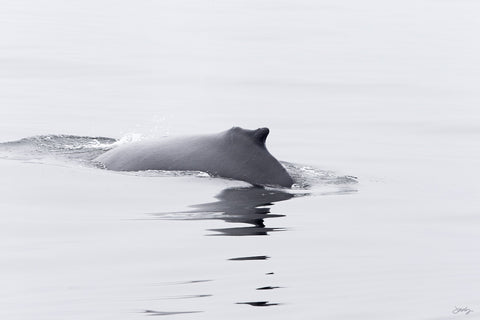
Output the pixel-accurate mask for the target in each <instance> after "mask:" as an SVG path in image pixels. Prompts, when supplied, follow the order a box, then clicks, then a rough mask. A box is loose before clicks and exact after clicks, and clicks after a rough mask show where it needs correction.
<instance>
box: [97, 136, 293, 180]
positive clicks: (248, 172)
mask: <svg viewBox="0 0 480 320" xmlns="http://www.w3.org/2000/svg"><path fill="white" fill-rule="evenodd" d="M269 132H270V131H269V129H268V128H260V129H257V130H245V129H242V128H239V127H233V128H231V129H229V130H227V131H223V132H220V133H218V134H210V135H199V136H189V137H178V138H173V137H172V138H170V137H169V138H163V139H158V140H144V141H139V142H135V143H131V144H127V145H121V146H119V147H116V148H114V149H112V150H109V151H107V152H105V153H104V154H102V155H100V156H99V157H97V158H96V159H95V160H96V161H98V162H100V163H102V164H103V165H104V166H105V168H107V169H109V170H116V171H142V170H193V171H204V172H207V173H209V174H212V175H215V176H220V177H225V178H232V179H236V180H242V181H246V182H249V183H251V184H253V185H262V186H265V185H274V186H275V185H276V186H282V187H291V186H292V184H293V179H292V178H291V177H290V175H289V174H288V172H287V171H286V170H285V168H284V167H283V166H282V165H281V164H280V163H279V162H278V160H277V159H275V158H274V157H273V156H272V155H271V154H270V153H269V152H268V150H267V148H266V146H265V140H266V138H267V136H268V133H269Z"/></svg>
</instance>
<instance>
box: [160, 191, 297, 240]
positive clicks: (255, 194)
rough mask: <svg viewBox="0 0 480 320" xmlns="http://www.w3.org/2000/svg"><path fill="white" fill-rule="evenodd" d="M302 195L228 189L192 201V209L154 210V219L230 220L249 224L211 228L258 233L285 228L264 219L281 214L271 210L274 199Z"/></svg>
mask: <svg viewBox="0 0 480 320" xmlns="http://www.w3.org/2000/svg"><path fill="white" fill-rule="evenodd" d="M303 195H305V194H291V193H288V192H285V191H281V190H276V189H275V190H274V189H264V188H261V187H247V188H229V189H225V190H223V191H222V192H220V193H219V194H218V195H217V196H215V198H216V199H218V201H215V202H209V203H202V204H195V205H192V206H190V207H191V208H192V210H187V211H178V212H168V213H153V215H154V216H155V217H156V218H157V219H168V220H211V219H219V220H223V221H225V222H229V223H245V224H248V225H250V226H246V227H232V228H221V229H210V231H216V232H219V233H220V234H218V235H226V236H260V235H268V233H269V232H273V231H282V230H284V228H269V227H267V226H266V225H265V219H267V218H278V217H283V216H284V215H283V214H272V213H270V207H271V206H272V205H273V203H274V202H280V201H285V200H289V199H291V198H293V197H298V196H303Z"/></svg>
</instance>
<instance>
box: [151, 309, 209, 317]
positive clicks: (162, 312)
mask: <svg viewBox="0 0 480 320" xmlns="http://www.w3.org/2000/svg"><path fill="white" fill-rule="evenodd" d="M199 312H203V311H174V312H169V311H155V310H145V311H143V313H145V314H147V315H149V316H171V315H174V314H185V313H199Z"/></svg>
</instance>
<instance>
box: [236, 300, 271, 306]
mask: <svg viewBox="0 0 480 320" xmlns="http://www.w3.org/2000/svg"><path fill="white" fill-rule="evenodd" d="M237 304H248V305H251V306H252V307H271V306H278V305H279V303H270V302H269V301H252V302H237Z"/></svg>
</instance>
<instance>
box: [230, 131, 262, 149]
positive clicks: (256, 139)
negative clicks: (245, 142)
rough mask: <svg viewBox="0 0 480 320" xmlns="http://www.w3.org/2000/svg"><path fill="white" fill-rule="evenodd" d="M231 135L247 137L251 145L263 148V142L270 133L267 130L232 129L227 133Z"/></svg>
mask: <svg viewBox="0 0 480 320" xmlns="http://www.w3.org/2000/svg"><path fill="white" fill-rule="evenodd" d="M227 132H228V133H230V134H231V135H237V134H239V135H241V136H244V137H248V139H249V140H251V141H252V142H253V143H255V144H257V145H259V146H263V147H264V146H265V141H266V140H267V136H268V134H269V133H270V130H269V129H268V128H258V129H256V130H246V129H243V128H240V127H232V128H231V129H230V130H228V131H227Z"/></svg>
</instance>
